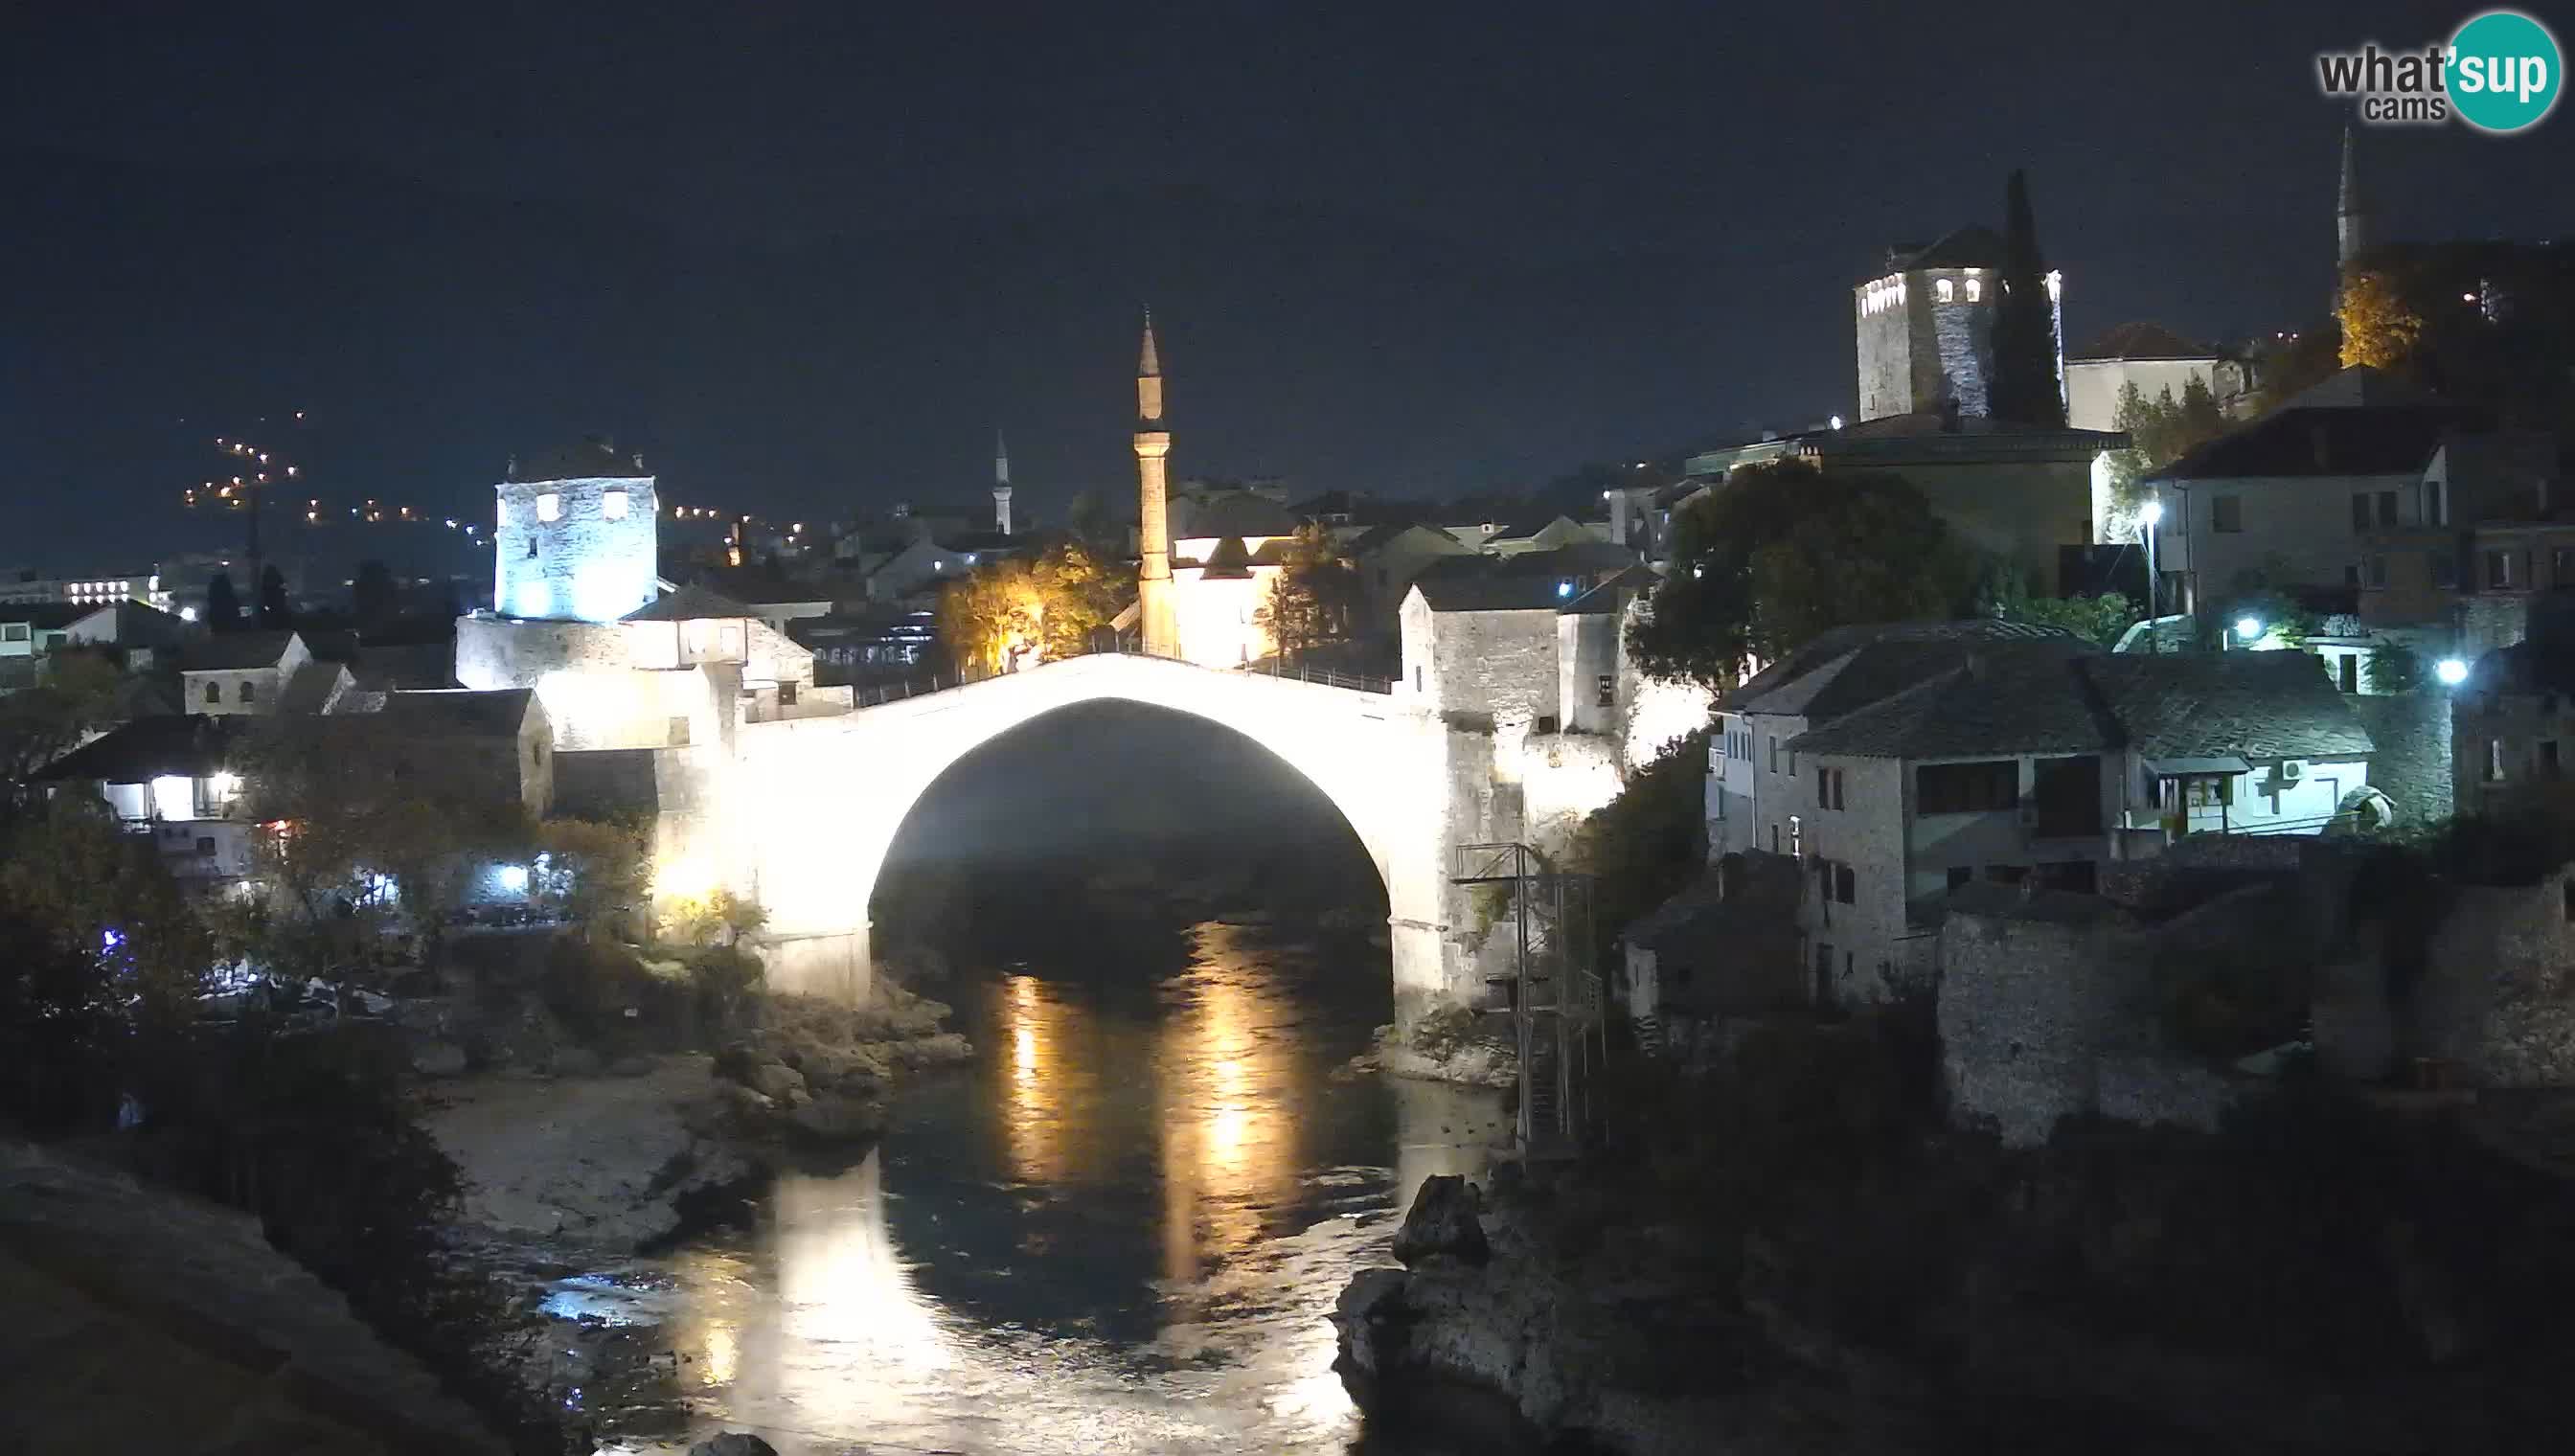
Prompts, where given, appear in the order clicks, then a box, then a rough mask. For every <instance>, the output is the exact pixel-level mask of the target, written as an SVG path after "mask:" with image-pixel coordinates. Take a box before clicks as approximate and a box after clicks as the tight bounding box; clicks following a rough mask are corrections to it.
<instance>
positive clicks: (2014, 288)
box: [1987, 171, 2065, 430]
mask: <svg viewBox="0 0 2575 1456" xmlns="http://www.w3.org/2000/svg"><path fill="white" fill-rule="evenodd" d="M2002 286H2003V291H2002V297H2001V298H1999V299H1997V300H1995V302H1994V386H1993V392H1992V395H1991V397H1990V403H1989V405H1988V407H1987V408H1988V413H1990V414H1991V415H1992V416H1993V418H1995V419H1996V420H2002V421H2008V422H2010V423H2011V424H2015V425H2029V426H2035V427H2037V428H2040V429H2047V430H2062V429H2064V428H2065V394H2064V390H2063V388H2062V386H2061V385H2060V384H2059V383H2058V380H2057V377H2056V310H2055V305H2054V303H2053V301H2052V300H2050V299H2049V298H2048V296H2047V259H2046V256H2045V255H2044V254H2042V253H2040V252H2039V249H2038V224H2037V223H2036V221H2034V220H2033V219H2032V217H2031V214H2030V207H2029V182H2028V179H2027V178H2026V176H2025V175H2024V174H2022V173H2020V172H2017V171H2015V172H2013V173H2012V175H2011V182H2010V183H2009V185H2008V186H2007V187H2006V188H2005V189H2004V196H2003V273H2002Z"/></svg>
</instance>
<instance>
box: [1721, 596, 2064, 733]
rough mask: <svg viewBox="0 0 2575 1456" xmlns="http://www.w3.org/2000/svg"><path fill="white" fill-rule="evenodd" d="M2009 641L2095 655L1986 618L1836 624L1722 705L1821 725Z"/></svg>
mask: <svg viewBox="0 0 2575 1456" xmlns="http://www.w3.org/2000/svg"><path fill="white" fill-rule="evenodd" d="M2009 643H2041V644H2046V645H2047V650H2048V651H2052V652H2055V653H2059V654H2063V655H2067V656H2072V655H2076V654H2081V653H2088V652H2091V651H2093V648H2092V645H2091V644H2090V643H2088V642H2086V641H2084V640H2083V639H2082V638H2080V637H2077V636H2075V635H2074V634H2073V633H2071V632H2068V631H2066V630H2065V629H2063V628H2058V627H2037V626H2033V625H2031V624H2028V623H2020V622H1998V621H1995V620H1993V619H1991V618H1968V619H1965V620H1962V621H1957V622H1880V623H1870V624H1865V625H1861V626H1855V627H1837V628H1834V629H1833V630H1832V631H1830V632H1827V633H1823V634H1821V635H1820V636H1818V637H1816V638H1815V640H1814V641H1812V642H1809V643H1807V644H1806V645H1805V646H1803V647H1801V648H1799V649H1797V650H1796V651H1795V652H1792V653H1790V654H1788V656H1786V657H1784V658H1781V659H1780V660H1779V661H1778V662H1775V663H1772V664H1771V665H1770V666H1768V667H1766V668H1764V669H1762V670H1761V671H1760V672H1758V673H1756V674H1754V675H1753V676H1752V677H1751V678H1749V679H1747V680H1746V681H1745V682H1744V683H1743V684H1742V685H1741V686H1740V687H1738V688H1736V689H1735V690H1734V691H1733V692H1731V693H1729V694H1727V695H1726V700H1725V706H1726V708H1727V709H1729V710H1731V711H1733V712H1736V713H1793V714H1801V715H1803V716H1804V717H1805V718H1806V719H1807V720H1808V721H1810V722H1816V723H1820V722H1823V721H1825V720H1827V719H1830V718H1833V717H1836V716H1838V715H1840V714H1844V713H1848V712H1850V711H1852V710H1853V709H1856V708H1860V707H1863V706H1865V705H1867V704H1870V703H1874V702H1876V701H1877V700H1879V699H1881V698H1884V697H1887V696H1888V695H1890V694H1894V693H1900V692H1902V691H1903V690H1905V689H1907V688H1910V687H1912V686H1913V685H1914V684H1916V683H1919V682H1921V681H1922V680H1924V679H1926V678H1930V677H1934V676H1936V675H1938V674H1940V673H1944V672H1946V671H1948V670H1949V669H1951V668H1955V667H1958V666H1960V665H1962V664H1963V663H1964V662H1965V660H1966V657H1967V655H1968V654H1969V653H1972V652H1975V651H1979V650H1981V649H1983V648H1986V647H1990V646H1992V645H1995V644H2009ZM1828 668H1829V669H1830V670H1831V671H1830V672H1829V673H1826V672H1825V671H1824V670H1825V669H1828Z"/></svg>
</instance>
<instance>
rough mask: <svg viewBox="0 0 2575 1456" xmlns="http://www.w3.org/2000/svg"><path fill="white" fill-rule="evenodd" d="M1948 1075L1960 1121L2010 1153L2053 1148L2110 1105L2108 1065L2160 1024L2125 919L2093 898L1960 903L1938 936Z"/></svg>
mask: <svg viewBox="0 0 2575 1456" xmlns="http://www.w3.org/2000/svg"><path fill="white" fill-rule="evenodd" d="M1940 967H1941V969H1940V992H1939V1027H1940V1070H1941V1077H1942V1080H1943V1081H1944V1082H1945V1083H1946V1084H1947V1087H1948V1091H1949V1109H1950V1116H1951V1117H1952V1118H1954V1119H1957V1120H1959V1121H1961V1122H1965V1123H1970V1124H1988V1123H1989V1124H1991V1125H1992V1126H1993V1127H1994V1129H1995V1130H1996V1131H1997V1132H1999V1133H2000V1134H2001V1137H2002V1140H2003V1142H2004V1144H2005V1145H2006V1146H2012V1147H2030V1146H2036V1145H2037V1144H2039V1143H2043V1142H2045V1141H2046V1140H2047V1138H2048V1134H2049V1133H2050V1132H2051V1131H2052V1130H2053V1129H2054V1128H2055V1126H2056V1123H2057V1121H2058V1120H2059V1119H2060V1118H2064V1117H2070V1116H2076V1115H2080V1114H2083V1113H2087V1112H2091V1111H2094V1110H2096V1109H2097V1108H2098V1107H2099V1105H2100V1075H2099V1062H2100V1058H2101V1057H2102V1055H2103V1054H2104V1053H2105V1052H2108V1051H2111V1050H2114V1049H2125V1048H2129V1047H2133V1046H2134V1045H2135V1044H2136V1042H2137V1041H2138V1039H2139V1028H2140V1027H2143V1026H2149V1025H2151V1024H2152V1016H2153V1011H2152V1000H2153V997H2152V991H2151V984H2150V958H2149V956H2148V954H2147V953H2146V946H2145V944H2144V943H2143V939H2142V937H2141V936H2140V935H2139V934H2138V933H2137V932H2136V931H2135V929H2134V928H2133V927H2132V926H2131V924H2130V923H2129V922H2128V921H2127V920H2126V919H2125V917H2123V916H2121V915H2119V914H2117V913H2116V912H2115V911H2114V910H2112V909H2111V908H2110V907H2109V906H2108V905H2107V904H2105V903H2104V902H2102V901H2100V900H2098V899H2096V898H2094V897H2092V896H2088V895H2070V894H2056V893H2051V892H2047V891H2041V892H2039V893H2038V894H2036V895H2033V896H2031V897H2030V899H2029V900H2028V901H2027V903H2026V904H2025V905H2022V906H2017V907H2010V908H1995V909H1989V910H1974V909H1965V908H1961V907H1959V906H1958V905H1955V904H1953V906H1952V907H1951V909H1950V911H1949V914H1948V917H1947V919H1946V920H1945V921H1944V922H1943V923H1942V925H1941V927H1940Z"/></svg>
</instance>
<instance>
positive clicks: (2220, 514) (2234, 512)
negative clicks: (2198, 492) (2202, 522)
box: [2208, 496, 2244, 534]
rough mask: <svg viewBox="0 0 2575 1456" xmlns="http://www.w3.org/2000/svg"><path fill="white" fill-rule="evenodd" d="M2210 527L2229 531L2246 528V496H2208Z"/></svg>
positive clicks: (2212, 529)
mask: <svg viewBox="0 0 2575 1456" xmlns="http://www.w3.org/2000/svg"><path fill="white" fill-rule="evenodd" d="M2208 529H2209V530H2211V531H2223V532H2227V533H2230V534H2232V533H2235V532H2240V531H2242V530H2243V529H2244V498H2243V497H2241V496H2211V497H2209V498H2208Z"/></svg>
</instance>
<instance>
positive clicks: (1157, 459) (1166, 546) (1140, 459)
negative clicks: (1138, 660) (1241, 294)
mask: <svg viewBox="0 0 2575 1456" xmlns="http://www.w3.org/2000/svg"><path fill="white" fill-rule="evenodd" d="M1171 453H1172V435H1171V432H1170V431H1168V430H1166V429H1164V428H1163V361H1162V357H1161V355H1160V354H1159V353H1158V352H1157V351H1156V350H1155V348H1154V315H1153V314H1152V313H1151V312H1150V311H1149V312H1147V313H1146V315H1145V346H1144V350H1143V352H1142V353H1141V354H1140V355H1139V356H1138V357H1137V360H1136V496H1137V519H1138V521H1139V522H1140V523H1141V525H1140V526H1139V529H1138V532H1137V563H1136V616H1137V622H1138V626H1139V629H1140V632H1141V635H1142V637H1143V639H1144V648H1145V651H1146V653H1147V654H1148V655H1150V656H1153V657H1159V658H1176V657H1179V656H1180V655H1181V622H1180V614H1179V613H1178V611H1177V610H1176V609H1175V606H1174V603H1173V601H1172V519H1171V492H1170V483H1169V480H1168V478H1167V477H1166V476H1165V474H1164V472H1165V469H1166V467H1165V464H1164V462H1165V459H1166V458H1167V457H1168V456H1170V455H1171Z"/></svg>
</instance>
